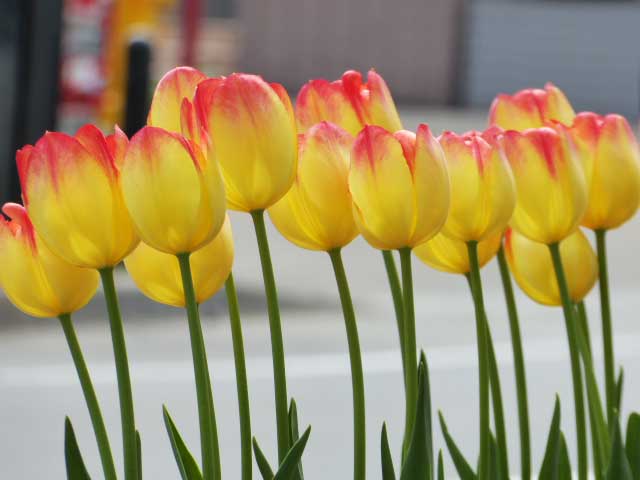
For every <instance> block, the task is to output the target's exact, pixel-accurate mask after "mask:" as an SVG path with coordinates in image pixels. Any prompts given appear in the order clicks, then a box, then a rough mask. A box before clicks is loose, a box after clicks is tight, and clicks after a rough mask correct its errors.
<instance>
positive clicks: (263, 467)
mask: <svg viewBox="0 0 640 480" xmlns="http://www.w3.org/2000/svg"><path fill="white" fill-rule="evenodd" d="M253 454H254V455H255V457H256V463H257V464H258V469H259V470H260V473H261V474H262V478H263V479H264V480H273V470H272V469H271V465H269V461H268V460H267V457H265V455H264V453H262V450H260V446H259V445H258V440H256V437H253Z"/></svg>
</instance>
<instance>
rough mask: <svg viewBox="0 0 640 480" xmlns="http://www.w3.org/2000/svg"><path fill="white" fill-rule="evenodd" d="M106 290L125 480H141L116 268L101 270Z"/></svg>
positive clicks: (103, 286) (103, 285)
mask: <svg viewBox="0 0 640 480" xmlns="http://www.w3.org/2000/svg"><path fill="white" fill-rule="evenodd" d="M99 272H100V278H101V279H102V288H103V290H104V297H105V300H106V303H107V312H108V313H109V324H110V326H111V342H112V344H113V355H114V357H115V362H116V375H117V378H118V395H119V398H120V418H121V422H122V444H123V450H124V478H125V480H138V446H137V442H136V426H135V417H134V413H133V393H132V391H131V375H130V373H129V360H128V359H127V345H126V341H125V337H124V326H123V324H122V317H121V316H120V306H119V305H118V293H117V292H116V286H115V282H114V279H113V267H105V268H101V269H100V270H99Z"/></svg>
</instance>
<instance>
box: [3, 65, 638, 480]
mask: <svg viewBox="0 0 640 480" xmlns="http://www.w3.org/2000/svg"><path fill="white" fill-rule="evenodd" d="M17 164H18V170H19V174H20V180H21V185H22V196H23V200H24V206H21V205H18V204H6V205H5V206H4V207H3V212H4V214H5V215H6V216H7V217H8V218H9V219H8V220H5V219H3V220H2V221H1V222H0V255H1V256H2V259H3V266H2V268H1V269H0V285H1V286H2V288H3V289H4V291H5V292H6V295H7V297H8V298H9V299H10V300H11V301H12V302H13V303H14V304H15V305H16V306H17V307H18V308H20V309H22V310H23V311H25V312H26V313H28V314H31V315H34V316H38V317H58V318H59V319H60V322H61V324H62V328H63V330H64V333H65V335H66V338H67V341H68V344H69V348H70V351H71V354H72V357H73V360H74V363H75V366H76V369H77V373H78V377H79V379H80V383H81V386H82V389H83V392H84V395H85V397H86V403H87V407H88V409H89V412H90V417H91V420H92V423H93V427H94V430H95V437H96V440H97V444H98V450H99V453H100V458H101V462H102V467H103V470H104V478H105V479H106V480H115V479H116V478H117V477H118V475H117V473H116V468H115V465H114V461H113V457H112V453H111V447H110V443H109V438H108V434H107V430H106V428H105V424H104V421H103V417H102V414H101V410H100V406H99V401H98V399H97V397H96V393H95V391H94V388H93V386H92V382H91V378H90V374H89V371H88V369H87V366H86V364H85V362H84V359H83V355H82V351H81V348H80V345H79V342H78V339H77V337H76V335H75V332H74V328H73V323H72V319H71V314H72V313H74V312H76V311H77V310H79V309H81V308H82V307H83V306H84V305H86V304H87V302H88V301H89V300H90V299H91V298H92V297H93V295H94V294H95V292H96V289H97V288H98V283H99V281H100V280H101V281H102V286H103V290H104V295H105V299H106V305H107V310H108V316H109V320H110V326H111V337H112V342H113V350H114V356H115V365H116V371H117V383H118V389H119V400H120V411H121V421H122V436H123V438H122V442H123V452H124V478H125V479H126V480H140V479H141V478H142V468H141V465H142V463H141V452H142V444H141V438H140V435H139V433H138V431H137V429H136V423H135V417H134V403H133V399H132V392H131V381H130V375H129V365H128V361H127V350H126V341H125V340H126V338H125V333H124V328H123V322H122V319H121V316H120V311H119V307H118V297H117V291H116V287H115V285H114V276H113V271H114V267H116V266H117V265H118V264H119V263H120V262H122V261H124V264H125V266H126V269H127V271H128V273H129V275H130V276H131V277H132V278H133V280H134V282H135V283H136V285H137V286H138V287H139V288H140V290H141V291H142V292H143V293H144V294H145V295H147V296H148V297H150V298H152V299H154V300H156V301H158V302H161V303H164V304H168V305H173V306H177V307H184V308H185V309H186V312H187V318H188V330H189V335H190V340H191V349H192V354H193V366H194V376H195V384H196V392H197V405H198V415H199V426H200V440H201V444H200V451H201V456H202V461H201V462H198V461H196V460H195V458H194V456H193V455H192V454H191V453H190V451H189V449H188V447H187V446H186V445H185V442H184V441H183V439H182V437H181V436H180V433H179V431H178V429H177V428H176V425H175V423H174V422H173V420H172V418H171V416H170V415H169V413H168V411H167V410H166V409H164V411H163V413H164V421H165V424H166V427H167V432H168V436H169V441H170V442H171V446H172V448H173V451H174V454H175V459H176V463H177V466H178V470H179V474H180V476H181V478H182V479H184V480H220V479H221V478H222V476H221V466H220V465H221V462H220V454H219V447H218V445H219V440H218V434H217V429H216V421H215V410H214V404H215V402H214V397H213V394H212V390H211V379H210V373H209V368H208V363H207V355H206V348H205V343H204V340H203V334H202V327H201V323H200V317H199V311H198V306H199V304H201V303H202V302H204V301H206V300H207V299H208V298H209V297H211V296H212V295H214V294H215V293H216V292H217V291H218V290H220V289H221V288H222V287H223V286H224V288H225V291H226V296H227V301H228V306H229V319H230V322H231V330H232V337H233V348H234V358H235V366H236V375H237V394H238V403H239V427H240V432H241V443H240V451H241V462H242V465H241V472H242V473H241V478H242V480H249V479H251V478H252V475H253V474H252V466H253V456H252V453H253V455H255V460H256V464H257V465H258V467H259V471H260V474H261V475H262V477H263V478H264V479H265V480H271V479H276V480H285V479H291V480H302V478H303V469H302V455H303V451H304V449H305V446H306V443H307V439H308V438H309V434H310V428H308V429H307V430H305V431H304V432H303V433H301V434H300V432H299V429H298V420H297V407H296V404H295V402H294V401H293V400H292V399H290V398H289V397H288V394H287V377H286V371H285V355H284V345H283V337H282V326H281V321H280V314H279V306H278V296H277V290H276V283H275V279H274V273H273V268H272V264H271V258H270V253H269V246H268V239H267V233H266V229H265V220H264V212H265V211H267V212H268V214H269V217H270V218H271V220H272V222H273V224H274V225H275V227H276V228H277V229H278V231H279V232H280V233H281V234H282V235H283V236H284V237H285V238H287V239H288V240H290V241H291V242H292V243H294V244H296V245H297V246H300V247H302V248H306V249H310V250H316V251H323V252H326V253H328V255H329V257H330V261H331V263H332V266H333V268H334V271H335V277H336V282H337V287H338V291H339V295H340V300H341V304H342V308H343V312H344V320H345V326H346V337H347V342H348V348H349V354H350V362H351V374H352V387H353V439H354V445H353V446H354V455H353V459H354V460H353V478H354V480H364V479H365V478H366V473H365V463H366V462H365V452H366V434H365V394H364V392H365V390H364V375H363V369H362V361H361V354H360V346H359V340H358V329H357V322H356V315H355V312H354V307H353V305H352V301H351V296H350V293H349V286H348V281H347V275H346V272H345V269H344V266H343V263H342V256H341V251H342V248H343V247H345V246H347V245H348V244H349V243H350V242H351V241H353V240H354V239H355V238H356V237H357V236H358V235H360V234H361V235H362V236H363V237H364V238H365V240H366V241H367V242H368V243H369V244H370V245H371V246H372V247H374V248H376V249H378V250H380V251H381V252H382V257H383V261H384V264H385V267H386V271H387V274H388V282H389V286H390V291H391V295H392V298H393V303H394V307H395V313H396V322H397V327H398V336H399V343H400V351H401V355H402V365H403V373H404V390H405V391H404V393H405V398H406V408H405V413H406V415H405V424H404V436H403V442H402V445H401V446H400V445H399V446H398V452H397V454H398V457H399V459H400V463H399V472H400V476H399V477H396V473H395V467H394V455H393V454H392V448H391V446H390V445H389V441H388V437H387V433H386V427H385V426H383V429H382V439H381V466H382V475H383V478H384V480H392V479H393V480H395V479H396V478H400V479H402V480H425V479H435V478H438V479H441V478H444V476H445V473H444V470H443V461H442V451H440V452H439V455H438V456H437V457H435V456H434V445H433V439H432V414H431V400H430V392H429V377H428V367H427V357H428V352H427V355H425V354H424V353H423V354H422V355H420V356H419V355H418V349H417V345H416V332H415V312H414V301H413V281H412V264H411V260H412V259H411V253H412V251H413V252H414V253H415V254H416V256H417V257H418V258H419V259H420V260H422V261H423V262H424V263H426V264H427V265H430V266H432V267H434V268H436V269H438V270H442V271H445V272H450V273H455V274H460V275H464V276H465V277H466V280H467V281H468V285H469V289H470V294H471V298H472V300H473V304H474V306H475V312H476V322H475V325H476V333H477V353H478V373H479V397H478V399H479V425H478V426H479V430H478V431H479V446H480V449H479V451H480V454H479V458H478V461H477V462H475V461H473V462H469V461H467V460H466V459H465V456H464V454H463V453H462V452H461V451H460V450H459V449H458V447H457V446H456V443H455V441H454V439H453V438H452V437H451V435H450V434H449V432H448V430H447V427H446V423H445V421H444V418H443V417H442V416H440V424H441V427H442V432H443V434H444V438H445V440H446V446H447V448H448V451H449V454H450V455H451V458H452V460H453V463H454V465H455V468H456V470H457V473H458V475H459V476H460V477H461V478H463V479H465V480H466V479H475V478H478V479H480V480H487V479H507V478H509V461H508V445H509V442H508V440H507V436H506V433H505V414H504V409H503V404H502V397H501V387H500V380H499V375H498V368H497V364H496V359H495V354H494V348H493V342H492V338H491V332H490V329H489V324H488V322H487V313H486V311H485V306H484V300H483V292H482V282H481V275H480V269H481V267H482V266H484V265H485V264H486V263H487V262H489V261H490V260H491V259H493V257H495V256H497V258H498V261H499V265H500V272H501V277H502V280H503V285H504V293H505V299H506V304H507V310H508V315H509V322H510V329H511V337H512V345H513V356H514V364H515V376H516V386H517V400H518V402H517V407H518V418H519V433H520V458H521V472H520V475H521V478H522V479H527V480H528V479H530V478H532V460H531V454H530V451H531V448H530V433H529V414H528V406H527V402H528V400H527V386H526V385H527V383H526V375H525V363H524V355H523V345H522V340H521V336H520V326H519V319H518V314H517V309H516V303H515V300H514V294H513V290H512V283H511V276H510V275H511V273H512V274H513V275H514V276H515V279H516V281H517V283H518V285H519V286H520V287H521V288H522V289H523V290H524V291H525V292H526V293H527V294H528V295H529V296H530V297H532V298H533V299H534V300H536V301H538V302H540V303H543V304H547V305H553V306H560V305H561V306H562V307H563V310H564V316H565V320H566V332H567V339H568V344H569V352H570V359H571V371H572V381H573V387H574V403H575V422H576V433H577V436H576V445H577V469H576V470H577V474H578V478H579V479H580V480H585V479H586V478H587V475H588V472H589V470H590V465H589V458H590V457H591V461H592V464H591V465H592V466H591V471H592V472H593V474H594V475H595V478H596V479H605V478H606V479H615V480H626V479H640V416H639V415H637V414H632V415H631V416H630V417H629V421H628V423H627V428H626V435H624V434H623V431H622V429H621V427H620V419H619V411H620V402H621V391H622V375H621V374H620V375H619V376H618V375H617V372H616V364H615V358H614V350H613V341H612V320H611V312H610V304H609V303H610V302H609V287H608V277H607V263H606V245H605V234H606V232H607V231H608V230H610V229H614V228H617V227H619V226H621V225H622V224H623V223H625V222H626V221H628V220H629V219H630V218H631V217H632V216H633V215H634V213H635V212H636V210H637V208H638V205H639V203H640V157H639V153H638V145H637V142H636V139H635V138H634V135H633V133H632V130H631V128H630V127H629V125H628V123H627V121H626V120H625V119H624V118H623V117H621V116H619V115H606V116H601V115H597V114H595V113H590V112H584V113H579V114H577V115H576V114H575V113H574V110H573V108H572V107H571V105H570V103H569V101H568V100H567V98H566V97H565V95H564V94H563V93H562V92H561V91H560V90H559V89H558V88H556V87H555V86H553V85H550V84H549V85H547V86H546V87H545V88H544V89H528V90H523V91H520V92H518V93H516V94H514V95H499V96H498V97H497V98H496V99H495V101H494V103H493V105H492V107H491V111H490V115H489V128H488V129H487V130H485V131H483V132H476V131H473V132H467V133H462V134H457V133H453V132H444V133H443V134H442V135H440V136H439V137H434V136H433V134H432V133H431V131H430V129H429V127H428V126H427V125H426V124H421V125H420V126H419V127H418V129H417V131H416V132H415V133H413V132H409V131H406V130H403V128H402V123H401V121H400V118H399V116H398V113H397V111H396V107H395V105H394V102H393V99H392V97H391V94H390V92H389V89H388V88H387V86H386V84H385V82H384V80H383V79H382V77H380V75H378V74H377V73H376V72H374V71H370V72H369V74H368V78H367V81H366V82H363V78H362V76H361V74H360V73H358V72H354V71H349V72H346V73H345V74H344V75H343V77H342V78H341V79H339V80H336V81H333V82H328V81H326V80H320V79H318V80H312V81H310V82H309V83H307V84H306V85H304V86H303V87H302V89H301V91H300V92H299V94H298V96H297V101H296V107H295V109H294V108H293V106H292V103H291V101H290V99H289V96H288V94H287V92H286V91H285V89H284V88H283V87H282V86H281V85H278V84H269V83H267V82H265V81H264V80H263V79H262V78H260V77H258V76H255V75H248V74H233V75H231V76H229V77H226V78H225V77H222V78H208V77H206V76H205V75H204V74H202V73H201V72H199V71H197V70H195V69H193V68H188V67H180V68H176V69H174V70H172V71H170V72H169V73H167V74H166V75H165V76H164V77H163V78H162V80H161V81H160V82H159V84H158V86H157V88H156V90H155V93H154V97H153V101H152V105H151V109H150V113H149V117H148V125H147V126H145V127H144V128H142V130H140V131H139V132H138V133H137V134H135V135H134V136H133V137H132V138H130V139H129V138H127V137H126V135H125V134H124V133H123V132H122V131H120V130H119V129H118V128H117V127H116V128H115V132H114V133H113V134H111V135H109V136H106V137H105V136H104V135H103V133H102V132H101V131H100V130H99V129H98V128H96V127H95V126H92V125H87V126H84V127H82V128H81V129H80V130H78V132H77V133H76V134H75V135H74V136H70V135H66V134H63V133H55V132H48V133H46V134H45V135H44V136H43V137H42V138H41V139H40V140H39V141H38V142H37V143H36V144H35V145H34V146H25V147H24V148H22V149H21V150H19V151H18V152H17ZM227 208H230V209H232V210H237V211H240V212H246V213H249V214H250V215H251V217H252V219H253V222H254V226H255V233H256V238H257V244H258V248H259V252H260V260H261V265H262V273H263V280H264V286H265V295H266V298H267V305H268V318H269V327H270V335H271V345H272V354H273V355H272V357H273V377H274V391H275V408H276V419H277V447H278V448H277V451H278V458H277V463H276V467H275V468H272V467H271V464H270V462H269V460H267V458H266V456H265V455H264V454H263V453H262V451H261V449H260V447H259V444H258V441H257V440H256V439H255V438H252V435H251V421H250V412H249V384H248V381H247V374H246V369H245V356H244V347H243V339H242V325H241V321H240V314H239V308H238V301H237V297H236V292H235V287H234V282H233V277H232V274H231V271H232V266H233V255H234V252H233V239H232V233H231V225H230V222H229V218H228V217H227V215H226V209H227ZM581 226H582V227H585V228H587V229H590V230H593V232H595V239H596V244H597V254H596V253H595V252H594V251H593V249H592V247H591V244H590V242H589V240H588V239H587V237H586V235H585V233H584V232H583V230H582V229H581ZM394 250H395V251H397V252H398V253H397V254H398V255H399V260H400V274H399V273H398V270H397V268H396V261H397V258H396V254H394ZM598 277H599V279H600V281H599V286H600V295H601V308H602V338H603V343H604V372H605V382H604V395H601V391H600V386H599V384H598V382H597V380H596V376H595V370H596V369H595V365H594V362H593V357H592V353H591V352H592V346H591V342H590V332H589V327H588V322H587V319H586V313H585V307H584V303H583V298H584V297H585V296H586V295H587V293H588V292H589V291H590V290H591V289H592V287H593V286H594V285H595V283H596V281H597V279H598ZM585 396H586V400H587V402H586V404H585ZM492 412H493V414H492ZM492 418H493V425H492V422H491V419H492ZM588 440H590V442H588ZM588 443H590V444H591V450H592V453H591V455H589V452H588ZM65 449H66V450H65V451H66V462H67V471H68V476H69V478H70V479H86V478H89V475H88V474H87V471H86V468H85V466H84V463H83V460H82V456H81V454H80V450H79V447H78V444H77V442H76V439H75V435H74V433H73V427H72V425H71V422H70V421H69V419H67V420H66V429H65ZM324 454H325V455H327V454H329V452H324ZM396 461H397V459H396ZM541 465H542V466H541V469H540V473H539V478H541V479H544V480H547V479H569V478H571V476H572V468H571V463H570V461H569V455H568V448H567V442H566V440H565V437H564V435H563V433H562V431H561V428H560V404H559V401H558V400H556V409H555V412H554V416H553V419H552V422H551V426H550V428H549V437H548V441H547V445H546V450H545V455H544V458H543V459H541ZM345 477H346V475H345Z"/></svg>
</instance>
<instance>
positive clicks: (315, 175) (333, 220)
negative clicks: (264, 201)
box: [269, 122, 358, 251]
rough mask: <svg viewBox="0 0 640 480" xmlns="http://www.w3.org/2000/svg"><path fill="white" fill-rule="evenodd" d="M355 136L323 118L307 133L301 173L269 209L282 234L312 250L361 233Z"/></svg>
mask: <svg viewBox="0 0 640 480" xmlns="http://www.w3.org/2000/svg"><path fill="white" fill-rule="evenodd" d="M353 142H354V138H353V137H352V136H351V135H350V134H349V133H347V132H346V131H344V130H343V129H341V128H340V127H338V126H337V125H334V124H332V123H328V122H321V123H319V124H317V125H314V126H313V127H311V128H310V129H309V130H308V131H307V132H306V133H305V134H301V135H300V138H299V141H298V144H299V157H298V173H297V176H296V180H295V182H294V183H293V186H292V187H291V189H290V190H289V192H288V193H287V194H286V195H285V196H284V197H283V198H282V199H281V200H280V201H278V202H277V203H276V204H275V205H274V206H272V207H271V208H269V216H270V217H271V220H272V221H273V224H274V225H275V226H276V228H277V229H278V230H279V231H280V233H281V234H282V235H283V236H284V237H285V238H286V239H287V240H289V241H291V242H292V243H295V244H296V245H298V246H300V247H302V248H308V249H310V250H322V251H329V250H333V249H334V248H340V247H344V246H345V245H347V244H348V243H350V242H351V241H352V240H353V239H354V238H355V237H356V236H357V235H358V229H357V228H356V225H355V221H354V219H353V213H352V211H351V194H350V193H349V182H348V179H349V161H350V155H351V147H352V146H353Z"/></svg>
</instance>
